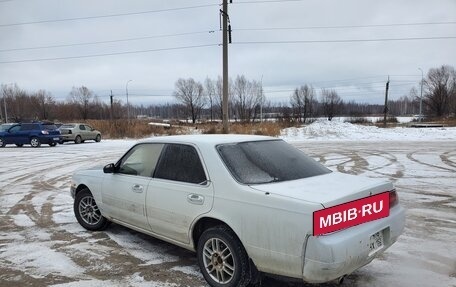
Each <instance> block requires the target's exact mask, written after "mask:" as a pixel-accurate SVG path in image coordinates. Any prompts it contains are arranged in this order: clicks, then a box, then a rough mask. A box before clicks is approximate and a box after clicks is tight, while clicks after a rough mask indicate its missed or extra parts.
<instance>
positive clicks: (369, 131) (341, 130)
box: [280, 120, 456, 141]
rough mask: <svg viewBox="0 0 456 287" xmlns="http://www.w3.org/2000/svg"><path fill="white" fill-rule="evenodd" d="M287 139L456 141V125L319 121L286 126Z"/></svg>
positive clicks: (285, 135)
mask: <svg viewBox="0 0 456 287" xmlns="http://www.w3.org/2000/svg"><path fill="white" fill-rule="evenodd" d="M280 138H282V139H284V140H286V141H307V140H310V141H330V140H333V141H337V140H341V141H404V140H405V141H408V140H412V141H436V140H456V128H454V127H447V128H408V127H396V128H378V127H376V126H364V125H355V124H351V123H345V122H340V121H327V120H317V121H316V122H314V123H312V124H310V125H306V126H303V127H300V128H287V129H283V130H282V132H281V136H280Z"/></svg>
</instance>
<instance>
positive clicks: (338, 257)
mask: <svg viewBox="0 0 456 287" xmlns="http://www.w3.org/2000/svg"><path fill="white" fill-rule="evenodd" d="M404 226H405V210H404V208H403V207H401V206H395V207H393V208H392V209H391V211H390V216H388V217H387V218H383V219H379V220H375V221H372V222H369V223H365V224H361V225H358V226H354V227H351V228H348V229H346V230H342V231H339V232H335V233H332V234H328V235H323V236H310V237H309V239H308V240H307V244H306V251H305V258H304V268H303V280H304V281H306V282H309V283H322V282H328V281H331V280H334V279H337V278H340V277H342V276H344V275H348V274H350V273H352V272H353V271H355V270H357V269H358V268H360V267H362V266H364V265H366V264H368V263H369V262H371V261H372V260H373V259H374V258H375V257H376V256H377V255H378V254H380V253H382V252H383V251H385V250H386V249H387V248H388V247H390V246H391V245H392V244H393V243H394V242H395V241H396V240H397V238H398V237H399V235H400V234H401V233H402V231H403V230H404ZM377 232H381V233H382V234H383V247H382V248H381V249H378V250H377V251H375V252H372V251H371V250H370V248H369V244H370V238H371V236H372V235H373V234H375V233H377Z"/></svg>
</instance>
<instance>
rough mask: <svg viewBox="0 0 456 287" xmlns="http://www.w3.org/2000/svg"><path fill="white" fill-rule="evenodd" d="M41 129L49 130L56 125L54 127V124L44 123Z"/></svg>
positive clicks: (53, 128) (54, 128)
mask: <svg viewBox="0 0 456 287" xmlns="http://www.w3.org/2000/svg"><path fill="white" fill-rule="evenodd" d="M43 129H45V130H48V131H51V130H56V129H57V127H56V125H54V124H44V125H43Z"/></svg>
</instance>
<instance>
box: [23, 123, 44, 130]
mask: <svg viewBox="0 0 456 287" xmlns="http://www.w3.org/2000/svg"><path fill="white" fill-rule="evenodd" d="M39 129H40V126H39V125H37V124H23V125H21V131H32V130H39Z"/></svg>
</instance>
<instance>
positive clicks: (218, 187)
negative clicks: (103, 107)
mask: <svg viewBox="0 0 456 287" xmlns="http://www.w3.org/2000/svg"><path fill="white" fill-rule="evenodd" d="M71 194H72V196H73V197H74V199H75V200H74V212H75V215H76V218H77V220H78V222H79V223H80V224H81V225H82V226H83V227H84V228H86V229H88V230H102V229H104V228H106V227H107V225H108V223H109V222H115V223H118V224H121V225H124V226H126V227H129V228H132V229H135V230H138V231H140V232H143V233H146V234H149V235H152V236H154V237H157V238H160V239H162V240H165V241H168V242H171V243H174V244H176V245H178V246H181V247H184V248H187V249H189V250H192V251H196V253H197V258H198V264H199V266H200V268H201V272H202V273H203V275H204V278H205V279H206V280H207V282H208V283H209V284H210V285H211V286H246V285H248V284H249V283H255V282H256V281H258V280H259V276H260V274H262V273H269V274H274V275H279V276H286V277H292V278H299V279H300V280H303V281H306V282H313V283H319V282H327V281H331V280H336V279H339V280H340V279H341V278H343V277H344V276H345V275H347V274H350V273H352V272H353V271H355V270H356V269H358V268H360V267H362V266H364V265H366V264H368V263H369V262H371V261H372V260H373V259H374V258H375V257H376V256H377V255H378V254H380V253H381V252H383V251H384V250H385V249H387V248H388V247H389V246H391V245H392V244H393V243H394V242H395V241H396V240H397V238H398V237H399V235H400V234H401V233H402V231H403V229H404V223H405V212H404V209H403V208H402V207H401V206H400V205H399V204H398V197H397V194H396V191H395V190H394V188H393V185H392V184H391V183H390V182H389V181H385V180H378V179H369V178H364V177H360V176H353V175H347V174H342V173H337V172H331V171H330V170H329V169H327V168H325V167H324V166H323V165H321V164H319V163H318V162H316V161H314V160H313V159H312V158H310V157H308V156H306V155H305V154H304V153H303V152H301V151H300V150H297V149H295V148H294V147H292V146H290V145H289V144H287V143H285V142H284V141H282V140H278V139H276V138H272V137H262V136H245V135H195V136H171V137H160V138H154V139H151V140H148V141H144V142H140V143H138V144H136V145H134V146H133V147H132V148H131V149H130V150H129V151H127V153H125V155H124V156H122V157H121V158H120V159H119V161H118V162H117V163H112V164H108V165H106V166H105V167H104V168H103V169H102V168H98V169H91V170H85V171H79V172H77V173H75V174H74V176H73V181H72V186H71Z"/></svg>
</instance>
